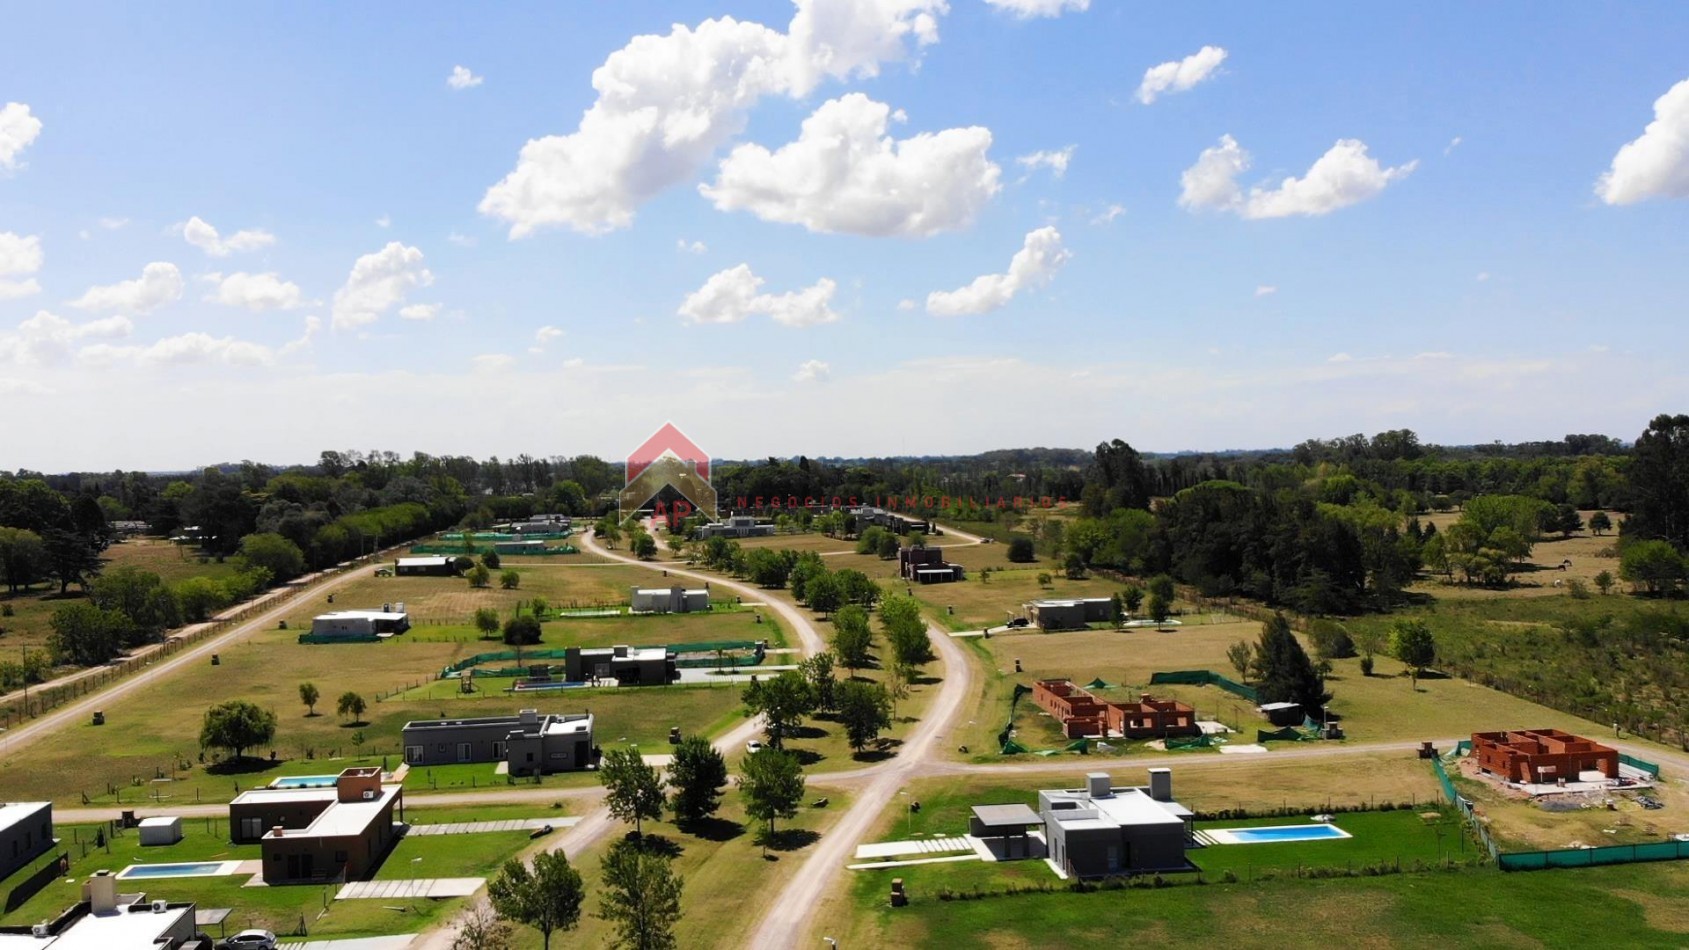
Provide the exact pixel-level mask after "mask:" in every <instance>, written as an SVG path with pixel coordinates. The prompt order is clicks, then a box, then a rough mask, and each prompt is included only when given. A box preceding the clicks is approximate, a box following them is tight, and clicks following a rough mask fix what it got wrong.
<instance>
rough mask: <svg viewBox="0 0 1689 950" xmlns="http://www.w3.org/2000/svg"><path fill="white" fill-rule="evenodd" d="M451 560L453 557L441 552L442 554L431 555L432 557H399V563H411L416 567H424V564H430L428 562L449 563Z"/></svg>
mask: <svg viewBox="0 0 1689 950" xmlns="http://www.w3.org/2000/svg"><path fill="white" fill-rule="evenodd" d="M451 560H452V558H450V557H447V556H446V555H444V554H441V555H435V556H430V557H402V558H399V563H400V564H409V565H413V566H416V567H422V566H424V565H428V564H445V563H447V562H449V561H451Z"/></svg>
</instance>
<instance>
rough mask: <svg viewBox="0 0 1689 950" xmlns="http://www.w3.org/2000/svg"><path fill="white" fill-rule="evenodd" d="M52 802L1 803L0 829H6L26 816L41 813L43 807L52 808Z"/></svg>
mask: <svg viewBox="0 0 1689 950" xmlns="http://www.w3.org/2000/svg"><path fill="white" fill-rule="evenodd" d="M52 807H53V803H52V802H4V803H0V831H5V830H6V829H7V828H10V827H12V826H13V825H15V824H17V823H18V822H20V821H23V820H24V819H26V818H30V817H32V816H34V815H38V814H40V813H41V811H42V809H48V808H52Z"/></svg>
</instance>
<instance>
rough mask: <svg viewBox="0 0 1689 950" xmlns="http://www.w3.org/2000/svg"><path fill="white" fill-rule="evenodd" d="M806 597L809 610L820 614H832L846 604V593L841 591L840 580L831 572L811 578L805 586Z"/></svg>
mask: <svg viewBox="0 0 1689 950" xmlns="http://www.w3.org/2000/svg"><path fill="white" fill-rule="evenodd" d="M804 595H805V598H806V599H807V600H808V602H809V609H810V610H813V611H815V612H816V613H818V614H830V613H832V612H833V611H835V610H838V609H839V606H840V605H841V604H843V603H844V602H845V601H844V592H843V591H841V590H840V589H839V579H838V577H837V576H835V575H834V574H833V573H832V572H831V571H829V572H827V573H825V574H817V575H815V576H814V577H811V578H810V579H809V582H808V583H807V584H805V585H804Z"/></svg>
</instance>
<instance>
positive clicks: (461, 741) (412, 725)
mask: <svg viewBox="0 0 1689 950" xmlns="http://www.w3.org/2000/svg"><path fill="white" fill-rule="evenodd" d="M592 724H593V719H592V714H591V713H571V714H567V715H559V714H553V713H547V714H545V715H541V714H540V712H539V711H538V710H534V709H524V710H522V711H521V712H520V713H518V714H516V715H514V716H486V717H482V718H477V719H431V720H422V721H417V722H407V723H405V728H404V730H403V733H402V735H403V737H404V746H405V761H406V762H408V763H410V764H411V765H412V766H413V767H414V766H430V765H447V764H451V763H456V762H505V763H508V765H509V770H510V774H511V775H540V774H549V773H552V772H573V771H577V770H579V769H584V768H587V767H588V766H591V765H592V764H594V755H593V742H592Z"/></svg>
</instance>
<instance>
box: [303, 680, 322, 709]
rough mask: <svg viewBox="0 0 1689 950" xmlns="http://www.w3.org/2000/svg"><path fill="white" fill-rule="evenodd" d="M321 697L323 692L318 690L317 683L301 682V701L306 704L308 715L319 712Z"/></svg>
mask: <svg viewBox="0 0 1689 950" xmlns="http://www.w3.org/2000/svg"><path fill="white" fill-rule="evenodd" d="M321 698H322V694H321V693H320V692H318V691H317V684H315V683H300V684H299V701H300V702H302V703H304V704H305V709H306V713H305V714H306V715H307V716H315V715H316V714H317V700H319V699H321Z"/></svg>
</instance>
